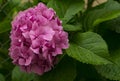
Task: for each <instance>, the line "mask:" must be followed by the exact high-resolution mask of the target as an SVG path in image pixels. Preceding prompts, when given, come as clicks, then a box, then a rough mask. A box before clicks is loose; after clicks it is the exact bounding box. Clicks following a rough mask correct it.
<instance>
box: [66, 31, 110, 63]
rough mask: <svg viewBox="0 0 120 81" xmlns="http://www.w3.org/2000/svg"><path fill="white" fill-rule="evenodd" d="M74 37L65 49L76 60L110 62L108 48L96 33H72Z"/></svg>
mask: <svg viewBox="0 0 120 81" xmlns="http://www.w3.org/2000/svg"><path fill="white" fill-rule="evenodd" d="M72 39H74V40H73V41H72V43H71V44H70V47H69V49H67V54H68V55H69V56H70V57H73V58H75V59H76V60H78V61H80V62H83V63H89V64H94V65H102V64H109V63H111V62H110V61H108V60H107V59H105V58H104V57H108V56H109V54H108V48H107V45H106V43H105V41H104V40H103V39H102V37H101V36H99V35H98V34H96V33H93V32H86V33H78V34H76V35H75V34H74V36H73V37H72Z"/></svg>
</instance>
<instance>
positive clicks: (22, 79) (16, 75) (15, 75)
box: [12, 66, 34, 81]
mask: <svg viewBox="0 0 120 81" xmlns="http://www.w3.org/2000/svg"><path fill="white" fill-rule="evenodd" d="M33 78H34V76H33V74H27V73H24V72H22V71H20V69H19V67H17V66H16V67H15V68H14V69H13V71H12V81H31V80H33Z"/></svg>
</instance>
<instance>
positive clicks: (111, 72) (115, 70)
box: [96, 49, 120, 80]
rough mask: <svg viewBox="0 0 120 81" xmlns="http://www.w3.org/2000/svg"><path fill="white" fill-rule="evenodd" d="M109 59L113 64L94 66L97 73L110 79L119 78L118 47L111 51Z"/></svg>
mask: <svg viewBox="0 0 120 81" xmlns="http://www.w3.org/2000/svg"><path fill="white" fill-rule="evenodd" d="M112 53H113V54H114V56H111V61H112V62H113V63H114V64H109V65H102V66H96V69H97V71H98V73H100V74H101V75H102V76H104V77H106V78H108V79H111V80H120V49H117V50H116V51H113V52H112Z"/></svg>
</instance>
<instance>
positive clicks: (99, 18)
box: [84, 0, 120, 29]
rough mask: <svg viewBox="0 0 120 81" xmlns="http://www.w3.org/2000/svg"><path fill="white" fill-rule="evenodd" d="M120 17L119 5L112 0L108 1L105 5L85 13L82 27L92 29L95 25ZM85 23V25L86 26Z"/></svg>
mask: <svg viewBox="0 0 120 81" xmlns="http://www.w3.org/2000/svg"><path fill="white" fill-rule="evenodd" d="M119 16H120V4H119V3H118V2H116V1H113V0H108V1H107V2H106V3H104V4H101V5H99V6H97V7H94V8H93V9H91V10H89V11H87V12H86V15H85V20H84V23H85V24H84V25H85V27H88V29H92V28H93V27H95V26H96V25H98V24H100V23H102V22H104V21H107V20H111V19H114V18H117V17H119ZM86 23H87V24H86Z"/></svg>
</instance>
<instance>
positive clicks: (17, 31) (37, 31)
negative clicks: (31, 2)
mask: <svg viewBox="0 0 120 81" xmlns="http://www.w3.org/2000/svg"><path fill="white" fill-rule="evenodd" d="M10 38H11V46H10V49H9V51H10V53H9V54H10V57H11V58H12V60H13V63H14V64H16V65H18V66H20V68H21V69H22V70H23V71H26V72H34V73H37V74H40V75H41V74H43V73H44V72H47V71H49V70H51V68H52V67H53V66H54V64H55V63H56V58H57V56H58V55H59V54H62V49H67V48H68V46H69V44H68V34H67V33H66V32H65V31H63V28H62V22H61V21H60V20H59V18H58V17H57V16H56V13H55V11H54V10H53V9H52V8H47V7H46V5H44V4H43V3H39V4H38V5H37V6H35V7H33V8H29V9H27V10H24V11H21V12H19V13H18V15H17V16H16V17H15V18H14V20H13V21H12V30H11V35H10Z"/></svg>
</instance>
